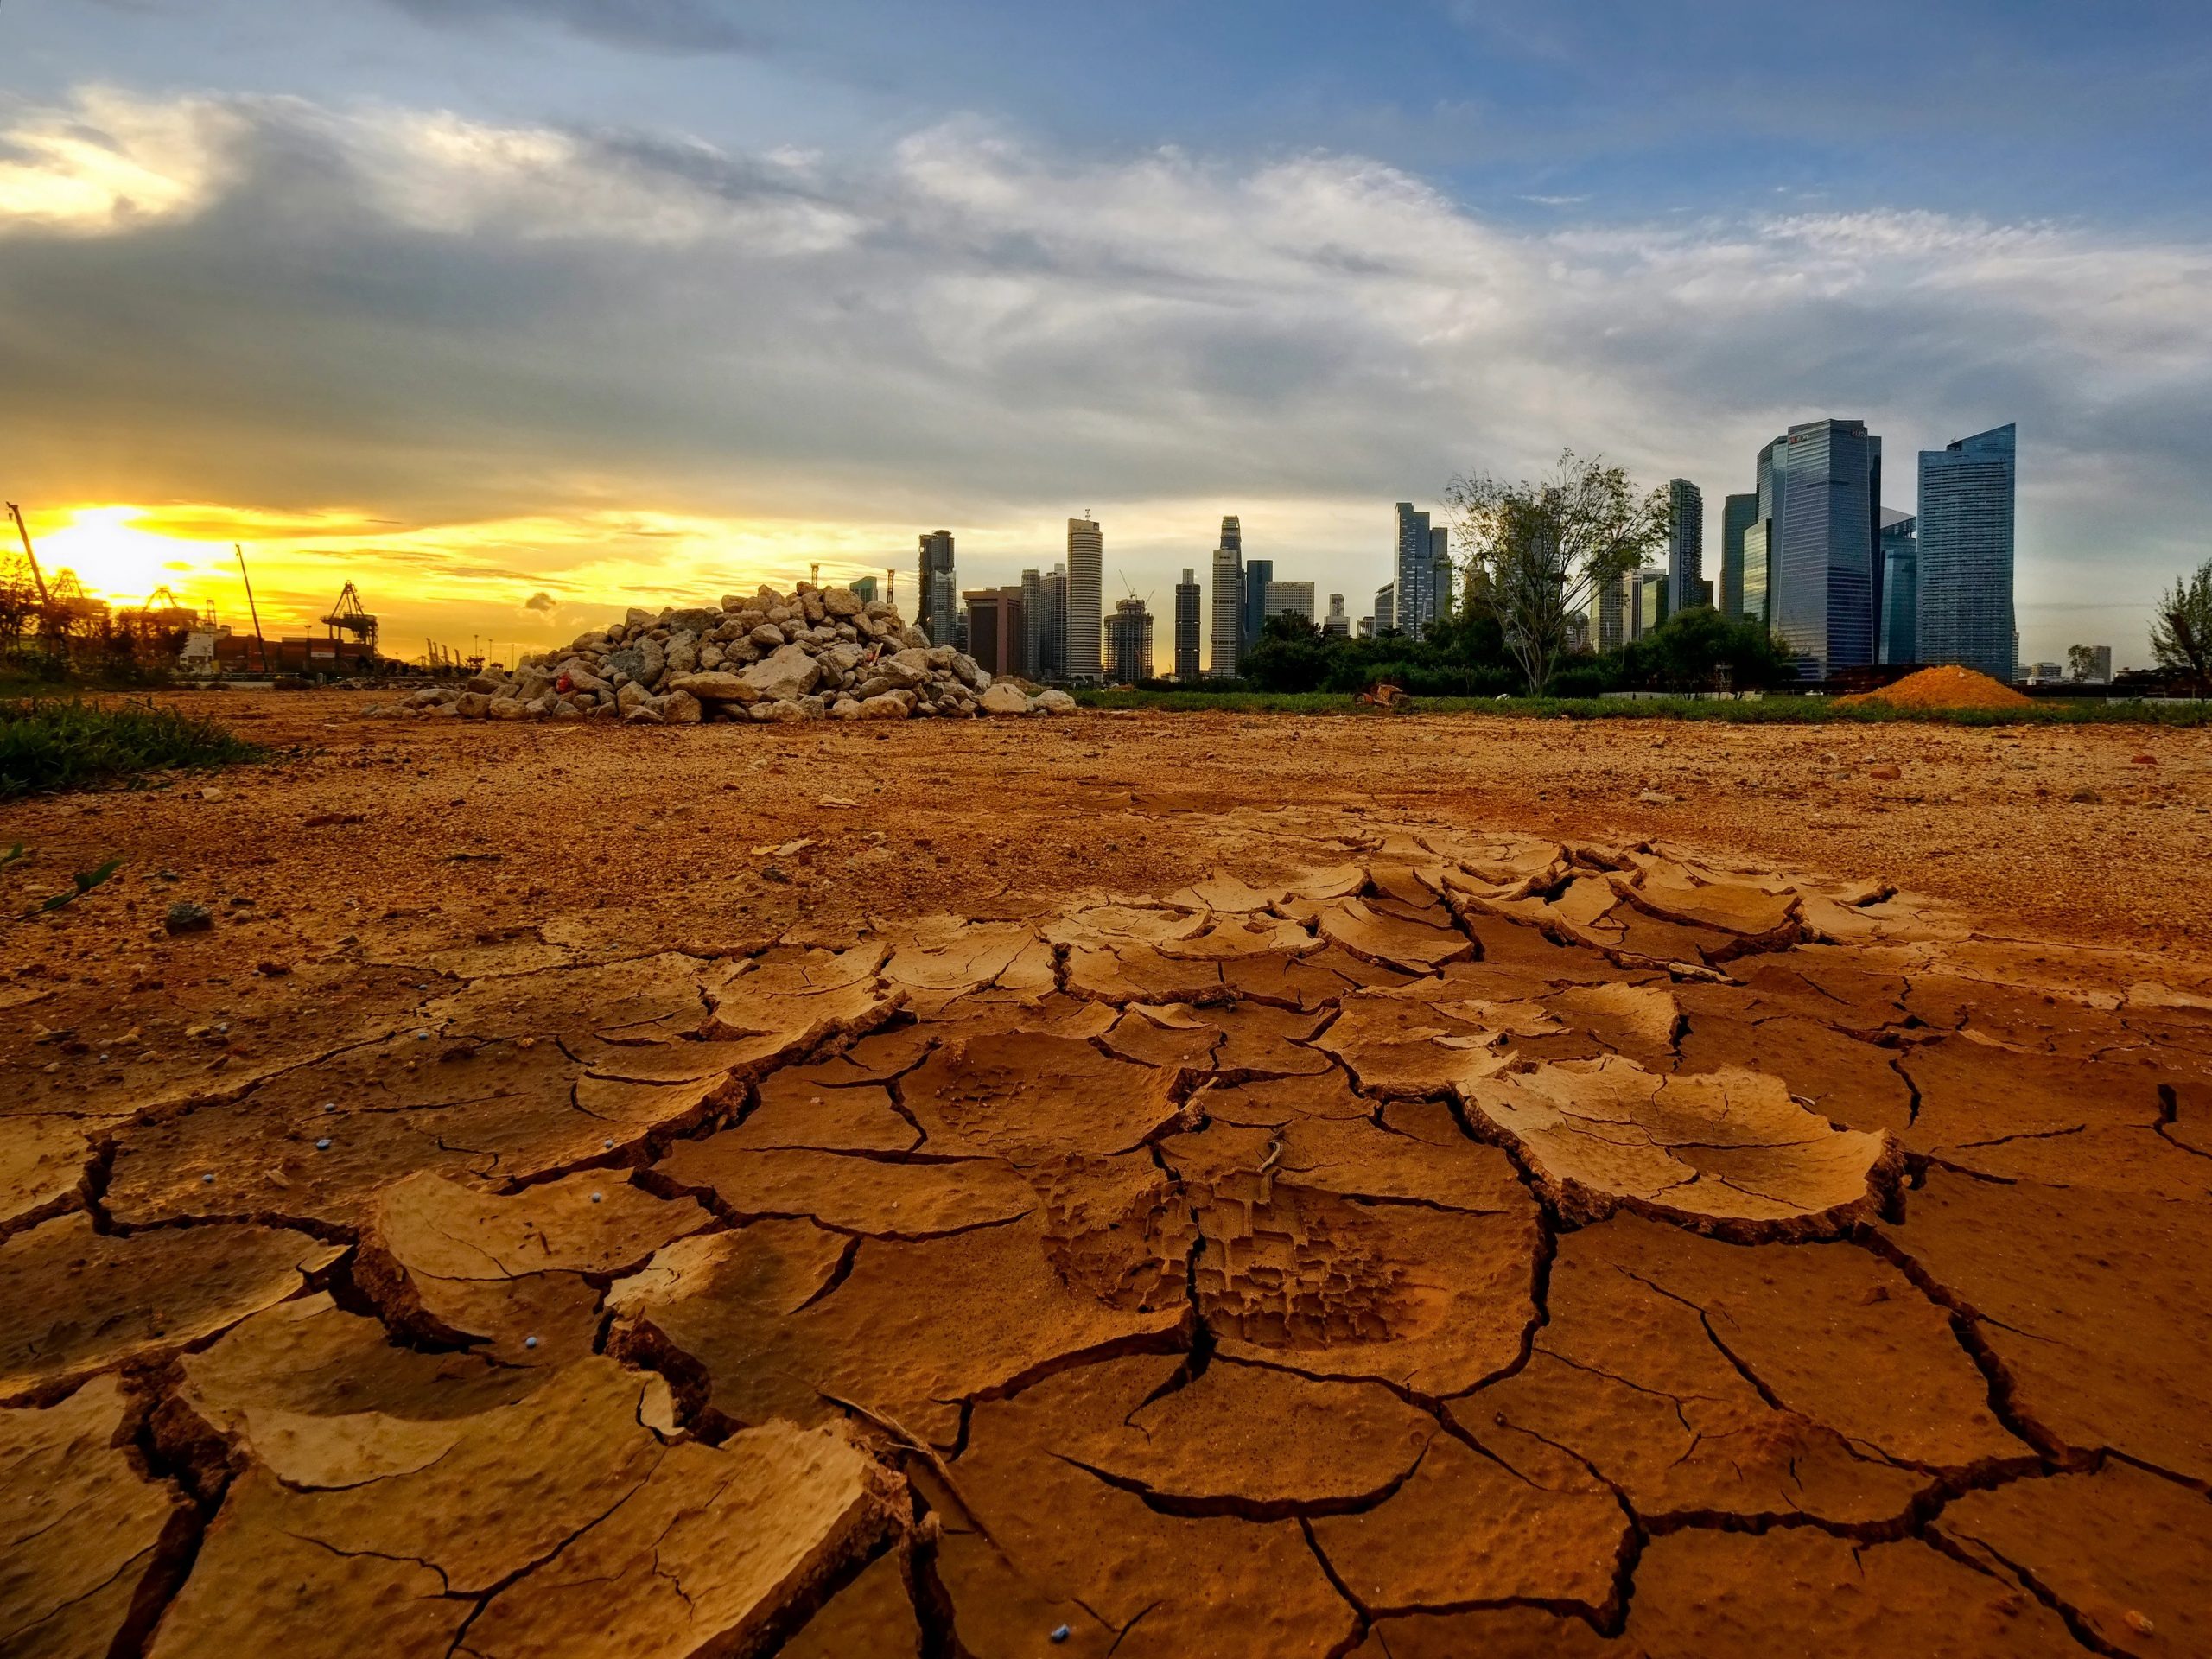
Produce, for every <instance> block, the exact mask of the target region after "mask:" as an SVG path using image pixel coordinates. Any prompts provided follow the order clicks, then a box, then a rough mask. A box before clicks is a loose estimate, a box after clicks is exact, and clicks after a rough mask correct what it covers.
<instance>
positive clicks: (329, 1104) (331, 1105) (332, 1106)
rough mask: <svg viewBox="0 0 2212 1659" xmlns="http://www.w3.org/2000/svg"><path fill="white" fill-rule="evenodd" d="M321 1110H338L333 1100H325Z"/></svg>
mask: <svg viewBox="0 0 2212 1659" xmlns="http://www.w3.org/2000/svg"><path fill="white" fill-rule="evenodd" d="M322 1109H323V1110H324V1111H326V1112H334V1111H336V1110H337V1109H338V1103H337V1102H336V1101H334V1100H326V1101H324V1102H323V1103H322Z"/></svg>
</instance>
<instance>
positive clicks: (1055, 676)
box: [1031, 564, 1068, 680]
mask: <svg viewBox="0 0 2212 1659" xmlns="http://www.w3.org/2000/svg"><path fill="white" fill-rule="evenodd" d="M1031 674H1032V677H1034V678H1036V679H1039V680H1065V678H1067V677H1068V573H1067V569H1066V567H1065V566H1064V565H1058V564H1056V565H1054V566H1053V567H1052V569H1051V570H1049V571H1047V572H1046V574H1045V575H1042V576H1040V577H1039V578H1038V582H1037V650H1036V653H1035V655H1034V656H1033V658H1032V659H1031Z"/></svg>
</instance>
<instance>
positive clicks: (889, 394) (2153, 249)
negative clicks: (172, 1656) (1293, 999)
mask: <svg viewBox="0 0 2212 1659" xmlns="http://www.w3.org/2000/svg"><path fill="white" fill-rule="evenodd" d="M0 63H5V64H6V65H7V67H8V73H7V74H6V76H5V77H4V86H0V493H4V495H5V498H6V499H10V500H15V501H19V502H21V503H22V505H23V507H24V510H25V512H26V515H27V517H28V518H29V522H30V524H31V528H32V531H33V532H34V534H35V536H36V537H38V539H39V543H40V547H41V556H42V558H43V559H44V561H45V563H48V564H49V565H52V566H60V565H68V566H71V567H72V568H74V569H78V570H79V574H80V575H82V577H83V579H84V580H85V582H86V584H87V585H88V586H89V587H91V588H93V589H94V590H95V591H99V592H102V593H105V594H108V595H110V596H111V597H114V598H117V599H119V600H124V601H137V600H139V599H142V598H143V597H144V596H145V595H146V594H148V593H149V592H150V591H151V590H152V589H153V588H156V587H157V586H161V585H167V586H168V587H170V588H172V589H174V590H175V592H176V593H178V594H180V595H181V596H183V597H184V598H186V599H187V600H188V601H195V602H204V603H207V604H212V605H213V606H215V607H217V608H218V610H219V613H220V614H221V615H222V616H223V617H224V619H225V620H227V621H232V622H233V623H237V624H240V625H243V624H244V622H245V605H244V601H243V595H242V593H241V591H240V589H239V588H238V581H237V576H236V565H235V563H234V562H233V556H232V544H233V543H238V544H243V546H244V548H245V553H246V556H247V559H248V560H249V562H250V563H251V569H252V571H253V575H254V587H255V596H256V599H257V601H258V603H259V606H260V607H261V610H262V620H263V622H264V626H267V627H269V628H270V630H272V631H283V632H291V631H294V630H296V629H298V628H301V627H302V626H305V625H306V623H307V622H308V620H309V619H311V618H313V617H315V616H316V615H318V614H320V613H321V612H323V611H324V610H326V609H327V607H329V605H330V603H331V601H332V600H333V599H334V597H335V595H336V594H337V592H338V589H339V588H340V586H341V585H342V584H343V583H344V582H346V581H347V580H349V579H350V580H353V581H354V582H357V583H358V585H359V588H360V589H361V591H362V593H363V594H364V596H365V598H366V600H367V601H368V603H369V606H370V607H371V608H372V610H374V611H376V612H377V613H378V614H379V615H381V616H382V617H383V618H384V619H385V637H386V645H387V648H388V649H391V650H394V651H397V652H419V651H420V650H422V648H423V641H426V640H429V639H436V640H438V641H440V642H441V643H442V644H445V645H454V646H458V647H459V648H460V649H461V650H462V651H463V652H467V651H469V650H470V649H472V648H476V647H495V648H497V651H498V652H499V653H501V654H504V652H505V650H506V649H508V648H509V645H510V644H512V643H518V644H519V645H522V646H523V647H524V648H526V649H527V648H536V647H538V646H542V645H550V644H552V643H554V642H556V640H560V639H566V638H568V637H570V636H572V635H573V634H575V633H576V632H581V631H582V630H583V629H584V628H586V627H588V626H593V625H594V624H596V623H599V622H602V621H604V620H607V618H608V617H609V616H610V615H611V614H613V613H619V611H620V610H621V609H622V608H624V607H627V606H630V605H645V606H648V607H658V606H659V605H662V604H665V603H671V602H682V601H697V600H699V599H701V598H711V597H714V596H715V595H718V594H721V593H724V592H731V591H750V589H751V588H753V586H755V585H756V584H758V583H760V582H764V581H766V582H777V583H779V584H780V585H784V586H788V585H789V584H790V583H791V582H792V581H794V580H796V579H798V578H800V577H804V576H805V575H808V574H810V569H811V568H812V567H813V566H815V565H817V564H819V566H820V567H821V571H822V575H823V579H824V580H830V579H842V578H849V577H850V576H853V575H860V574H862V573H864V572H868V571H871V570H874V571H880V570H882V569H885V568H887V567H894V568H896V569H897V570H898V571H899V589H898V592H899V598H900V600H901V601H902V602H903V603H905V604H906V606H907V607H908V608H911V603H912V580H913V576H912V571H913V565H914V556H915V543H916V537H917V536H918V534H919V533H920V532H922V531H928V530H933V529H936V528H938V527H940V526H941V527H944V528H947V529H950V530H951V531H953V532H954V534H955V536H956V537H957V544H958V550H959V553H958V556H959V567H960V576H961V581H962V582H963V586H974V587H982V586H987V585H995V584H997V583H1000V582H1008V581H1013V580H1015V579H1017V578H1018V575H1019V572H1020V570H1021V569H1023V568H1024V567H1048V566H1049V565H1050V564H1051V563H1053V562H1055V561H1056V560H1058V559H1060V558H1062V557H1064V556H1065V552H1064V546H1065V521H1066V520H1067V518H1070V517H1071V516H1074V515H1077V514H1081V513H1083V512H1086V511H1089V512H1093V513H1095V514H1096V517H1097V518H1098V519H1099V521H1100V522H1101V523H1102V524H1103V527H1104V531H1105V543H1106V588H1107V597H1108V600H1109V602H1110V601H1112V600H1113V599H1116V598H1119V597H1121V596H1122V595H1123V594H1127V593H1135V594H1139V595H1149V596H1150V597H1151V598H1152V599H1153V601H1154V609H1155V614H1158V615H1161V616H1163V617H1164V616H1169V615H1172V612H1173V606H1172V598H1171V593H1172V588H1173V584H1174V582H1175V581H1176V580H1177V577H1178V575H1179V573H1180V570H1181V569H1182V568H1183V567H1185V566H1186V565H1187V566H1194V567H1197V568H1198V570H1199V572H1200V576H1201V580H1203V579H1204V578H1205V567H1206V564H1207V556H1208V554H1209V551H1210V550H1211V547H1212V545H1213V543H1214V541H1215V539H1216V534H1215V532H1216V528H1217V524H1218V522H1219V519H1220V517H1221V515H1222V514H1224V513H1227V512H1236V513H1237V514H1239V516H1240V517H1241V518H1242V519H1243V534H1244V545H1245V550H1246V554H1247V556H1248V557H1271V558H1273V559H1274V564H1275V572H1276V575H1278V576H1279V577H1285V578H1306V579H1311V580H1313V581H1314V582H1315V583H1316V584H1317V587H1318V588H1319V591H1320V593H1321V594H1322V595H1323V596H1324V597H1323V603H1324V604H1325V602H1326V600H1325V596H1326V595H1327V594H1330V593H1332V592H1341V593H1343V594H1344V595H1345V596H1346V601H1347V607H1348V608H1349V609H1350V610H1351V613H1352V614H1353V615H1355V616H1357V615H1360V614H1363V613H1366V612H1367V611H1369V610H1370V609H1371V608H1372V600H1373V594H1374V590H1375V588H1376V587H1377V586H1379V585H1380V584H1381V583H1382V582H1384V581H1385V580H1387V579H1388V575H1389V568H1388V567H1389V556H1390V550H1391V547H1392V544H1393V538H1394V535H1395V519H1394V515H1393V511H1392V504H1393V503H1394V502H1395V501H1397V500H1401V499H1410V500H1412V501H1414V502H1415V503H1417V504H1419V505H1426V506H1432V507H1433V506H1438V505H1440V502H1441V499H1442V497H1443V494H1444V492H1445V490H1446V486H1447V485H1448V483H1449V481H1450V480H1452V478H1453V477H1455V476H1458V475H1462V474H1498V475H1503V476H1526V475H1530V474H1535V473H1536V472H1538V471H1540V470H1541V469H1542V468H1543V467H1545V466H1546V465H1547V464H1548V462H1549V461H1551V460H1552V459H1553V458H1554V457H1555V456H1556V455H1557V454H1558V453H1559V452H1560V450H1561V449H1562V448H1573V449H1575V450H1576V451H1577V452H1579V453H1581V454H1603V455H1605V456H1606V457H1607V458H1609V459H1611V460H1613V461H1618V462H1620V463H1622V464H1623V465H1624V466H1626V467H1629V468H1630V472H1631V473H1632V474H1634V475H1635V476H1636V477H1637V479H1638V480H1640V481H1642V482H1643V483H1646V484H1650V485H1656V484H1659V483H1662V482H1663V481H1664V480H1666V479H1668V478H1669V477H1675V476H1680V477H1685V478H1688V479H1690V480H1693V481H1694V482H1696V483H1697V484H1698V485H1700V487H1701V488H1702V489H1703V490H1704V492H1705V494H1706V499H1707V512H1706V521H1707V541H1708V545H1707V568H1708V569H1714V568H1716V567H1717V564H1718V559H1719V548H1718V537H1719V520H1720V512H1719V504H1720V498H1721V497H1722V496H1724V495H1726V494H1727V493H1732V492H1738V491H1744V490H1748V489H1749V488H1751V480H1752V470H1753V462H1754V457H1755V454H1756V452H1757V450H1758V447H1759V446H1760V445H1761V444H1762V443H1764V442H1766V441H1767V440H1768V439H1770V438H1771V437H1773V436H1774V435H1777V433H1779V432H1781V431H1782V430H1783V429H1785V428H1786V427H1787V426H1788V425H1789V423H1792V422H1795V421H1803V420H1811V419H1815V418H1818V417H1821V416H1844V417H1855V418H1863V419H1865V420H1866V421H1867V422H1868V423H1869V424H1870V426H1871V427H1872V429H1873V430H1874V431H1875V432H1877V433H1878V434H1879V435H1881V436H1882V437H1883V439H1884V441H1885V491H1884V495H1885V500H1886V501H1887V503H1888V505H1891V506H1892V507H1894V508H1897V509H1899V510H1902V511H1904V512H1911V511H1913V510H1914V508H1915V505H1916V503H1915V494H1916V486H1915V465H1914V456H1915V454H1916V451H1918V450H1920V449H1923V448H1937V447H1940V446H1942V444H1944V443H1947V442H1950V441H1951V440H1953V439H1955V438H1959V437H1961V436H1964V435H1968V434H1970V433H1974V432H1977V431H1980V430H1983V429H1986V428H1989V427H1992V426H1996V425H1999V424H2001V423H2005V422H2008V421H2009V422H2016V423H2018V427H2019V442H2020V462H2019V466H2020V482H2019V490H2020V494H2019V521H2018V618H2019V626H2020V632H2021V649H2022V655H2023V658H2024V659H2026V660H2030V661H2033V660H2058V661H2062V662H2063V660H2064V654H2065V650H2066V647H2067V646H2068V645H2071V644H2075V643H2085V644H2092V645H2098V644H2109V645H2113V647H2114V648H2115V652H2116V655H2117V656H2118V658H2119V659H2120V662H2122V663H2143V662H2145V661H2147V660H2148V648H2147V645H2146V643H2145V632H2146V623H2147V614H2148V612H2149V609H2150V607H2151V606H2152V603H2153V601H2155V599H2156V598H2157V596H2158V594H2159V593H2160V591H2162V589H2163V588H2164V587H2165V586H2166V585H2167V584H2168V583H2169V582H2171V580H2172V579H2173V577H2174V576H2175V575H2177V574H2179V573H2180V572H2181V571H2183V569H2193V568H2194V567H2195V566H2196V563H2198V562H2199V561H2200V560H2202V558H2204V557H2205V556H2207V555H2208V554H2212V534H2208V531H2207V530H2206V526H2207V525H2208V524H2212V191H2208V190H2207V189H2206V188H2205V186H2204V182H2203V181H2204V180H2205V179H2206V178H2208V177H2212V7H2208V6H2206V5H2205V4H2204V3H2203V0H2185V3H2184V0H1910V3H1907V0H1859V3H1857V4H1854V5H1852V6H1848V7H1840V6H1839V7H1824V8H1783V7H1776V6H1773V5H1771V4H1761V5H1756V6H1755V5H1751V4H1749V3H1738V0H1640V3H1628V0H1586V3H1580V4H1574V3H1563V0H1552V3H1543V4H1539V3H1504V0H1435V3H1399V0H1364V3H1360V4H1356V5H1355V4H1350V3H1340V4H1335V5H1323V4H1318V3H1309V0H1273V3H1268V4H1258V3H1205V0H1176V3H1168V0H1121V3H1116V0H1106V3H1100V4H1094V5H1090V6H1087V7H1080V8H1078V7H1071V6H1057V5H1043V6H1040V5H1035V4H1012V3H996V0H990V3H987V0H935V3H932V4H930V5H927V6H919V5H912V4H906V5H893V4H887V3H883V0H810V3H808V4H806V5H804V6H798V5H789V4H785V5H770V4H766V3H760V0H0ZM1161 637H1162V639H1164V637H1165V636H1164V632H1163V634H1162V636H1161Z"/></svg>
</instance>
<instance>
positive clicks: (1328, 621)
mask: <svg viewBox="0 0 2212 1659" xmlns="http://www.w3.org/2000/svg"><path fill="white" fill-rule="evenodd" d="M1321 632H1324V633H1325V634H1327V635H1328V636H1329V637H1330V638H1331V639H1350V638H1351V617H1349V616H1347V615H1346V614H1345V613H1344V595H1343V594H1330V595H1329V613H1328V615H1327V616H1325V617H1324V618H1323V619H1322V620H1321Z"/></svg>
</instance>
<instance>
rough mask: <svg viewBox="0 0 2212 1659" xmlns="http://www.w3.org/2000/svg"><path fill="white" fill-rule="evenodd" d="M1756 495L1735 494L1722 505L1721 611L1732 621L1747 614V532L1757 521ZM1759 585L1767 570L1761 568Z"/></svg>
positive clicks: (1757, 502) (1740, 619)
mask: <svg viewBox="0 0 2212 1659" xmlns="http://www.w3.org/2000/svg"><path fill="white" fill-rule="evenodd" d="M1758 519H1759V499H1758V496H1757V495H1755V494H1754V495H1732V496H1730V497H1728V498H1727V499H1726V500H1725V501H1723V502H1722V503H1721V505H1720V614H1721V615H1723V616H1725V617H1726V618H1727V619H1728V620H1730V621H1731V622H1740V621H1742V620H1744V618H1745V605H1744V536H1745V531H1749V530H1750V529H1751V526H1752V525H1753V524H1757V523H1758ZM1759 577H1760V582H1759V586H1760V588H1761V589H1762V590H1764V588H1765V586H1766V582H1765V577H1766V572H1765V571H1764V570H1762V571H1760V572H1759Z"/></svg>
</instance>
